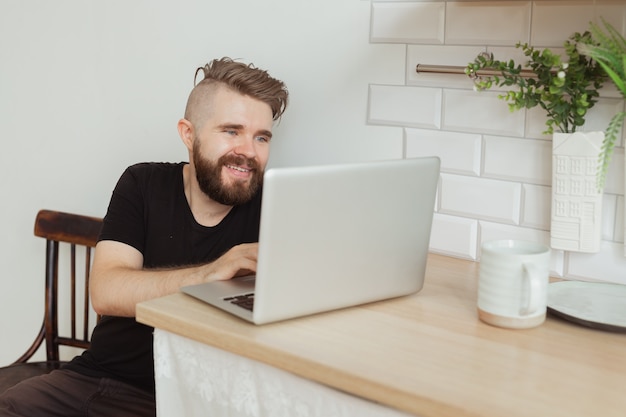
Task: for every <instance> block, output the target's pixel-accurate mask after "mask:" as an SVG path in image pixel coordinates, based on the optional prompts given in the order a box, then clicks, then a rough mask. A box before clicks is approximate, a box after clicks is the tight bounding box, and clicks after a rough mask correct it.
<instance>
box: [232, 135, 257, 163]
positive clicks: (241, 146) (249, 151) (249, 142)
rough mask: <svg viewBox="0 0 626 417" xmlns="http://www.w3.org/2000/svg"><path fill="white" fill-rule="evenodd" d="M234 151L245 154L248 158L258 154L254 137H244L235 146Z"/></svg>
mask: <svg viewBox="0 0 626 417" xmlns="http://www.w3.org/2000/svg"><path fill="white" fill-rule="evenodd" d="M234 152H235V153H236V154H238V155H244V156H247V157H248V158H252V157H254V156H256V149H255V147H254V140H253V138H248V137H242V138H241V139H240V140H239V141H238V142H237V145H236V146H235V149H234Z"/></svg>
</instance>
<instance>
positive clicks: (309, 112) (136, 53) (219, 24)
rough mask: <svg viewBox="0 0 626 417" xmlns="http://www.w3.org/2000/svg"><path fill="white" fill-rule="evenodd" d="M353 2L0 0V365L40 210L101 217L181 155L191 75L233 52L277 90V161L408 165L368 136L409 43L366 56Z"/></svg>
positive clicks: (393, 133) (34, 260)
mask: <svg viewBox="0 0 626 417" xmlns="http://www.w3.org/2000/svg"><path fill="white" fill-rule="evenodd" d="M370 7H371V6H370V3H369V1H362V0H342V1H335V0H316V1H305V0H264V1H259V0H238V1H206V0H204V1H193V0H179V1H175V2H173V1H165V0H163V1H154V0H133V1H126V0H112V1H96V0H60V1H54V2H51V1H48V0H19V1H18V0H0V138H1V141H2V142H1V143H2V146H3V149H2V151H0V181H1V186H0V190H1V191H0V192H1V193H2V196H1V199H2V200H1V201H2V204H1V205H0V225H1V229H0V230H1V231H2V233H0V271H2V272H1V273H0V306H1V311H2V314H0V334H2V341H1V342H0V365H2V364H6V363H8V362H10V361H12V360H13V359H15V358H17V356H18V355H19V354H21V353H22V351H23V350H24V349H25V348H26V347H27V346H28V345H29V344H30V342H31V340H32V338H33V337H34V336H35V331H36V329H37V328H38V326H39V325H40V321H41V317H42V316H41V314H42V311H43V281H42V279H43V272H44V270H43V251H44V242H43V241H41V239H39V238H35V237H33V221H34V218H35V214H36V213H37V211H38V210H39V209H41V208H50V209H57V210H65V211H71V212H78V213H84V214H88V215H95V216H103V215H104V214H105V211H106V207H107V204H108V200H109V197H110V194H111V191H112V189H113V187H114V185H115V182H116V181H117V179H118V177H119V175H120V174H121V173H122V170H123V169H124V168H125V167H126V166H127V165H129V164H132V163H135V162H139V161H180V160H186V159H187V155H186V150H185V148H184V147H183V145H182V143H180V141H179V139H178V136H177V132H176V122H177V121H178V119H179V118H180V117H181V116H182V114H183V110H184V106H185V101H186V97H187V95H188V93H189V91H190V90H191V88H192V86H193V75H194V72H195V69H196V68H197V67H198V66H201V65H204V64H205V63H206V62H207V61H209V60H210V59H213V58H217V57H222V56H231V57H233V58H241V59H243V60H245V61H246V62H253V63H255V64H256V65H257V66H259V67H261V68H264V69H268V70H269V71H270V72H271V73H272V74H273V75H274V76H276V77H278V78H281V79H283V80H284V81H285V82H286V83H287V85H288V88H289V89H290V92H291V103H290V106H289V108H288V110H287V113H286V114H285V115H284V118H283V121H282V122H281V124H280V125H279V126H278V127H277V129H276V132H275V133H276V135H275V139H274V140H273V145H272V146H273V154H272V157H271V163H272V164H273V165H298V164H310V163H322V162H329V161H330V162H332V161H357V160H367V159H384V158H400V157H402V132H401V129H398V128H389V127H378V126H367V125H366V123H365V119H366V107H367V89H368V83H370V82H378V83H383V84H386V83H389V84H397V83H401V82H403V80H404V69H403V62H404V49H405V47H404V46H403V45H370V44H369V42H368V36H369V15H370Z"/></svg>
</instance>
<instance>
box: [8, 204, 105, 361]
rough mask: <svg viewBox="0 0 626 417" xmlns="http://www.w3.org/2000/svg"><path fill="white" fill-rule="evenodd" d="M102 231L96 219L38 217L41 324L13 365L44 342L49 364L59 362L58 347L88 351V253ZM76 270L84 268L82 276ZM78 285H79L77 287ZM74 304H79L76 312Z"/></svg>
mask: <svg viewBox="0 0 626 417" xmlns="http://www.w3.org/2000/svg"><path fill="white" fill-rule="evenodd" d="M101 228H102V219H101V218H98V217H89V216H83V215H78V214H71V213H63V212H58V211H50V210H41V211H40V212H39V213H38V214H37V219H36V220H35V236H39V237H42V238H44V239H46V261H45V265H46V268H45V281H46V291H45V314H44V322H43V324H42V327H41V330H40V332H39V335H38V337H37V339H36V340H35V342H34V343H33V345H32V346H31V347H30V348H29V349H28V351H27V352H26V353H24V355H22V357H21V358H20V359H18V360H17V361H16V362H26V361H27V360H28V359H29V358H30V357H32V355H33V354H34V353H35V352H36V351H37V349H38V348H39V346H40V345H41V343H42V342H43V341H44V340H45V342H46V356H47V360H48V361H58V360H59V346H61V345H64V346H73V347H77V348H83V349H86V348H88V347H89V344H90V342H89V336H90V334H89V333H90V329H91V326H90V323H89V317H90V314H89V313H90V310H91V305H90V301H89V275H90V270H91V253H92V249H93V248H94V247H95V246H96V243H97V241H98V236H99V234H100V229H101ZM62 246H66V247H67V248H68V249H69V251H67V250H65V251H62V250H61V247H62ZM68 252H69V259H68V263H67V264H65V263H63V265H64V266H65V265H67V268H65V269H63V271H64V274H63V275H69V277H68V279H67V281H68V282H64V283H63V287H64V288H68V289H69V292H70V294H69V300H70V306H69V307H70V308H69V313H68V315H69V320H70V321H71V323H69V331H67V332H68V334H67V335H64V336H61V335H59V286H60V285H59V254H60V253H63V254H65V253H68ZM82 253H84V255H83V254H82ZM79 268H83V270H82V272H81V271H80V269H79ZM79 277H80V279H79ZM63 279H65V278H63ZM79 281H81V282H80V284H79ZM79 288H82V293H83V294H82V295H80V296H77V292H78V291H77V289H79ZM77 300H81V302H80V305H79V306H78V308H77ZM98 319H99V318H98ZM81 324H82V326H81ZM80 327H82V328H80Z"/></svg>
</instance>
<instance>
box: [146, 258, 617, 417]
mask: <svg viewBox="0 0 626 417" xmlns="http://www.w3.org/2000/svg"><path fill="white" fill-rule="evenodd" d="M478 268H479V264H478V263H475V262H471V261H466V260H460V259H456V258H451V257H446V256H440V255H434V254H431V255H430V256H429V259H428V266H427V277H426V284H425V286H424V289H423V290H422V291H421V292H420V293H418V294H416V295H413V296H407V297H402V298H398V299H394V300H388V301H383V302H378V303H372V304H368V305H364V306H360V307H355V308H350V309H344V310H340V311H335V312H330V313H324V314H319V315H315V316H309V317H305V318H301V319H295V320H289V321H285V322H280V323H274V324H269V325H264V326H255V325H251V324H248V323H246V322H243V321H241V320H239V319H237V318H235V317H232V316H230V315H228V314H226V313H223V312H221V311H219V310H217V309H214V308H212V307H210V306H208V305H205V304H204V303H202V302H200V301H197V300H195V299H193V298H191V297H189V296H186V295H184V294H181V293H179V294H174V295H171V296H167V297H163V298H159V299H155V300H151V301H148V302H144V303H141V304H139V305H138V306H137V320H138V321H140V322H142V323H145V324H148V325H150V326H153V327H156V328H160V329H164V330H166V331H169V332H172V333H175V334H178V335H182V336H185V337H188V338H190V339H194V340H196V341H199V342H202V343H205V344H208V345H211V346H214V347H217V348H219V349H223V350H225V351H229V352H232V353H235V354H237V355H241V356H244V357H247V358H250V359H253V360H256V361H260V362H263V363H266V364H269V365H271V366H274V367H276V368H279V369H282V370H286V371H288V372H291V373H293V374H295V375H298V376H300V377H303V378H306V379H309V380H313V381H317V382H319V383H322V384H325V385H328V386H330V387H333V388H335V389H337V390H341V391H344V392H348V393H351V394H354V395H357V396H360V397H363V398H366V399H369V400H373V401H376V402H379V403H382V404H385V405H387V406H389V407H391V408H395V409H397V410H402V411H406V412H409V413H413V414H415V415H419V416H423V417H431V416H433V417H435V416H436V417H445V416H450V417H459V416H494V417H503V416H507V417H513V416H550V417H558V416H563V417H572V416H603V417H609V416H620V417H621V416H624V415H626V335H625V334H617V333H609V332H604V331H599V330H594V329H589V328H586V327H582V326H579V325H576V324H572V323H570V322H567V321H564V320H561V319H559V318H555V317H548V319H547V321H546V322H545V323H544V324H543V325H542V326H540V327H537V328H534V329H527V330H509V329H500V328H496V327H492V326H489V325H487V324H484V323H482V322H481V321H479V320H478V317H477V313H476V285H477V276H478Z"/></svg>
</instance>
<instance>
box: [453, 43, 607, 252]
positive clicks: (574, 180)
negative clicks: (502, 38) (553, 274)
mask: <svg viewBox="0 0 626 417" xmlns="http://www.w3.org/2000/svg"><path fill="white" fill-rule="evenodd" d="M591 44H594V40H593V38H592V36H591V33H590V32H584V33H582V34H581V33H574V34H573V35H572V36H570V37H569V38H568V39H567V40H566V41H565V42H564V44H563V46H564V49H565V56H566V58H567V59H566V60H563V59H562V58H561V56H560V55H558V54H555V53H553V52H552V51H551V50H550V49H548V48H546V49H543V50H539V49H536V48H535V47H533V46H530V45H529V44H527V43H525V44H521V43H518V44H517V45H516V47H517V48H522V50H523V52H524V55H525V56H526V57H528V62H527V63H526V65H524V67H522V65H520V64H516V63H515V62H514V61H513V60H509V61H501V60H496V59H494V57H493V55H492V54H481V55H479V56H478V57H477V58H476V59H475V60H474V62H472V63H469V64H468V65H467V67H466V69H465V72H466V74H467V75H469V76H470V77H471V78H473V79H474V85H475V89H476V90H478V91H480V90H486V89H490V88H492V87H493V86H498V87H511V90H509V91H507V92H505V93H504V94H500V95H498V97H499V98H501V99H503V100H505V101H507V102H508V105H509V108H510V110H511V111H515V110H520V109H523V108H527V109H530V108H533V107H536V106H539V107H541V108H542V109H543V110H544V111H545V113H546V116H547V119H546V127H547V128H546V130H545V131H544V133H545V134H551V135H552V143H553V155H552V161H553V163H552V215H551V246H552V247H553V248H555V249H562V250H569V251H579V252H597V251H599V249H600V242H601V211H602V209H601V204H602V188H601V187H599V186H598V184H599V178H600V176H599V174H598V173H599V172H600V169H599V167H598V165H599V164H598V155H599V154H600V149H601V145H602V142H603V140H604V133H603V132H577V129H578V128H580V127H581V126H583V125H584V123H585V116H586V115H587V111H588V110H589V109H590V108H592V107H593V106H594V104H595V103H596V102H597V99H598V96H599V92H598V90H599V89H600V88H601V87H602V85H603V83H604V81H605V80H606V79H607V75H606V73H605V72H604V71H603V69H602V67H601V66H600V65H598V63H597V62H596V61H595V60H594V59H592V58H591V57H589V56H587V55H583V54H581V53H580V50H579V47H580V46H581V45H591ZM481 71H482V72H483V74H485V73H488V74H487V75H483V74H481ZM590 183H591V184H592V186H591V187H590V186H589V184H590Z"/></svg>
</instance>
